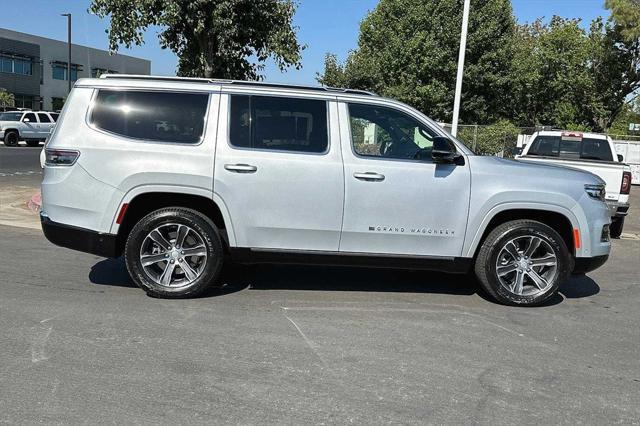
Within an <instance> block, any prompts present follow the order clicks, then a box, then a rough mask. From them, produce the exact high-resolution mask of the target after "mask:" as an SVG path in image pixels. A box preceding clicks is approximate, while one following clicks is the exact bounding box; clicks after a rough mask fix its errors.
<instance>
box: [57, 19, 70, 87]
mask: <svg viewBox="0 0 640 426" xmlns="http://www.w3.org/2000/svg"><path fill="white" fill-rule="evenodd" d="M60 16H66V17H67V44H68V45H69V58H68V59H67V81H68V82H69V91H68V92H67V96H69V93H71V14H70V13H62V14H60Z"/></svg>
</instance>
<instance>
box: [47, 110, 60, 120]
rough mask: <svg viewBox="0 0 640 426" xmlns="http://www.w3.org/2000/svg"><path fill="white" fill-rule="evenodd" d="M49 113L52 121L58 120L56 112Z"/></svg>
mask: <svg viewBox="0 0 640 426" xmlns="http://www.w3.org/2000/svg"><path fill="white" fill-rule="evenodd" d="M49 115H50V116H51V118H53V121H58V117H59V116H60V114H58V113H57V112H50V113H49Z"/></svg>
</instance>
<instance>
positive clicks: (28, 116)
mask: <svg viewBox="0 0 640 426" xmlns="http://www.w3.org/2000/svg"><path fill="white" fill-rule="evenodd" d="M26 120H29V122H30V123H37V122H38V120H37V119H36V115H35V114H34V113H32V112H29V113H27V114H25V115H24V117H22V121H25V122H26Z"/></svg>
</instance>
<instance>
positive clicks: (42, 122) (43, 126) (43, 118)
mask: <svg viewBox="0 0 640 426" xmlns="http://www.w3.org/2000/svg"><path fill="white" fill-rule="evenodd" d="M37 115H38V121H39V124H38V136H39V137H40V138H42V139H45V138H46V137H47V136H49V132H50V131H51V129H52V128H53V120H52V119H51V117H49V114H47V113H46V112H39V113H37Z"/></svg>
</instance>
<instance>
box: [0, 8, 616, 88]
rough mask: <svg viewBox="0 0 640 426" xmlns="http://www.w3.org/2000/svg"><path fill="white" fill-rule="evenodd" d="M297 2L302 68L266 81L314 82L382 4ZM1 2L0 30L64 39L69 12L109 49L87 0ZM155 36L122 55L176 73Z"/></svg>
mask: <svg viewBox="0 0 640 426" xmlns="http://www.w3.org/2000/svg"><path fill="white" fill-rule="evenodd" d="M417 1H419V0H417ZM298 3H299V6H298V10H297V12H296V15H295V17H294V24H295V25H296V26H297V27H298V40H299V41H300V43H302V44H305V45H306V46H307V47H306V49H305V50H304V51H303V52H302V66H303V68H302V69H301V70H295V69H289V70H288V71H286V72H284V73H282V72H280V71H279V70H278V69H277V67H275V66H274V65H273V64H268V65H267V68H266V69H265V72H264V74H265V80H267V81H273V82H284V83H293V84H315V77H316V73H318V72H321V71H322V69H323V64H324V56H325V54H326V53H327V52H331V53H335V54H337V55H338V58H340V59H344V58H345V57H346V56H347V54H348V52H349V51H350V50H352V49H354V48H355V47H356V46H357V42H358V29H359V24H360V21H361V20H362V19H363V18H364V17H365V16H366V14H367V13H368V12H369V11H371V10H372V9H373V8H374V7H375V5H376V4H377V3H378V0H298ZM512 3H513V9H514V13H515V15H516V18H517V19H518V21H519V22H531V21H533V20H535V19H536V18H538V17H545V18H550V17H551V16H553V15H560V16H562V17H565V18H581V19H582V20H583V23H585V24H586V25H588V23H589V22H590V21H591V20H592V19H594V18H595V17H597V16H607V15H608V14H607V11H606V10H605V9H604V6H603V5H604V0H512ZM0 4H1V6H2V7H1V8H0V10H1V11H2V16H3V17H4V18H5V19H3V20H2V22H0V27H4V28H7V29H10V30H14V31H21V32H25V33H30V34H35V35H39V36H42V37H49V38H53V39H57V40H63V41H66V39H67V22H66V18H65V17H62V16H60V14H61V13H67V12H70V13H71V14H72V15H73V34H72V41H73V43H77V44H82V45H85V46H90V47H95V48H98V49H107V48H108V41H107V35H106V33H105V29H106V28H107V27H108V21H107V20H101V19H99V18H97V17H96V16H94V15H90V14H89V13H87V8H88V6H89V4H90V1H89V0H19V1H14V0H0ZM472 4H473V2H472ZM471 13H473V6H472V10H471ZM7 17H11V19H6V18H7ZM156 34H157V29H150V30H149V31H147V33H146V34H145V44H144V45H143V46H139V47H137V46H136V47H133V48H132V49H125V48H121V49H120V51H119V53H123V54H127V55H132V56H138V57H141V58H145V59H149V60H150V61H151V73H152V74H156V75H175V71H176V64H177V59H176V57H175V55H174V54H173V53H172V52H171V51H169V50H166V49H161V48H160V45H159V43H158V39H157V35H156Z"/></svg>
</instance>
